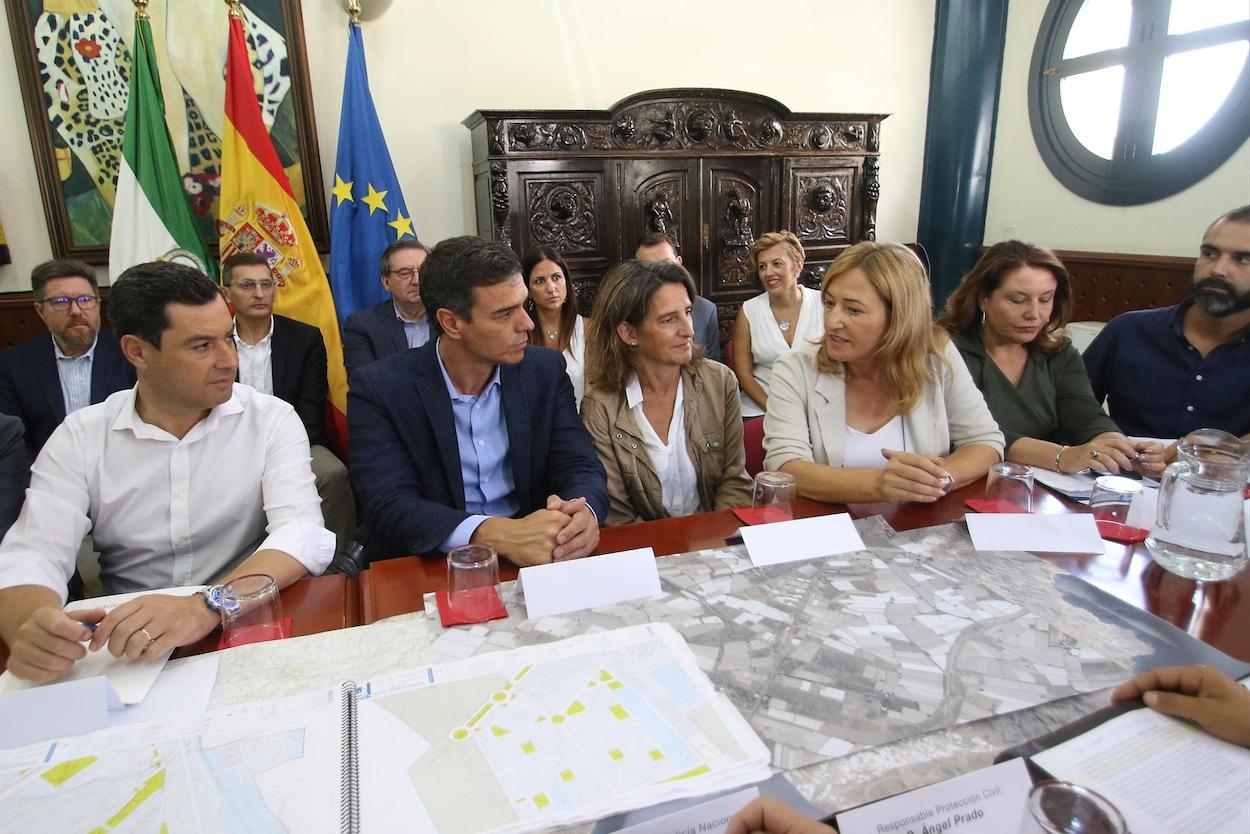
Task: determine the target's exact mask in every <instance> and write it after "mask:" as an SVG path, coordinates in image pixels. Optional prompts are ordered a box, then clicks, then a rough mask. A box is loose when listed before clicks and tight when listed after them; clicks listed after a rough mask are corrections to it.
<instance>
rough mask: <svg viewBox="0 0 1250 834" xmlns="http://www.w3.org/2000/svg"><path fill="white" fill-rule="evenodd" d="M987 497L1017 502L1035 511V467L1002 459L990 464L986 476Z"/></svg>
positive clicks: (1027, 511) (1023, 508)
mask: <svg viewBox="0 0 1250 834" xmlns="http://www.w3.org/2000/svg"><path fill="white" fill-rule="evenodd" d="M985 499H986V500H987V501H1006V502H1007V503H1009V504H1015V505H1016V506H1017V507H1019V508H1020V509H1022V510H1024V511H1025V512H1026V513H1031V512H1033V467H1031V466H1025V465H1024V464H1023V463H1009V462H1007V461H1001V462H999V463H995V464H992V465H991V466H990V471H989V474H987V475H986V476H985Z"/></svg>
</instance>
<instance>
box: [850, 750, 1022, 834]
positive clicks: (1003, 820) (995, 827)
mask: <svg viewBox="0 0 1250 834" xmlns="http://www.w3.org/2000/svg"><path fill="white" fill-rule="evenodd" d="M1032 787H1033V783H1032V780H1031V779H1029V771H1028V769H1027V768H1026V767H1025V765H1024V760H1023V759H1010V760H1009V761H1006V762H1003V763H1002V764H997V765H993V766H991V767H987V768H985V769H984V770H976V771H973V772H972V773H965V774H964V775H963V776H956V777H955V778H954V779H947V780H946V781H945V782H938V783H937V784H934V785H928V786H926V787H923V788H917V789H916V790H914V791H908V792H907V793H903V794H899V795H898V796H892V797H890V798H889V799H883V800H881V801H880V802H874V803H872V804H871V805H865V806H863V807H862V808H856V809H854V810H852V811H846V812H845V813H841V814H838V830H839V831H841V832H842V834H880V832H882V831H891V832H898V834H906V832H908V831H913V832H918V831H941V832H946V831H952V832H958V834H1042V829H1041V827H1040V826H1039V825H1038V824H1037V823H1035V822H1034V821H1033V818H1032V817H1031V816H1030V815H1029V811H1028V797H1029V790H1030V789H1031V788H1032Z"/></svg>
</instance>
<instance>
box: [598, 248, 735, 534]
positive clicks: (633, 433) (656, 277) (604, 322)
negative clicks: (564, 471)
mask: <svg viewBox="0 0 1250 834" xmlns="http://www.w3.org/2000/svg"><path fill="white" fill-rule="evenodd" d="M694 293H695V290H694V282H693V281H692V280H691V279H690V275H689V273H687V272H686V270H685V269H683V268H682V267H681V266H680V265H678V264H675V263H670V262H667V261H654V262H653V261H626V262H625V263H623V264H621V265H620V266H618V267H616V268H615V269H613V270H612V271H611V272H609V273H608V275H607V276H606V277H605V278H604V281H603V284H602V285H601V286H600V288H599V293H598V297H597V299H596V301H595V310H594V314H593V315H592V316H591V318H590V323H589V324H588V325H587V328H586V330H587V345H586V370H587V390H586V395H585V397H584V398H583V399H582V422H583V423H585V425H586V429H587V431H589V432H590V436H591V439H592V440H593V441H594V444H595V449H596V451H597V452H598V453H599V459H600V460H601V461H602V462H603V467H604V469H606V470H607V474H608V498H609V502H610V506H609V510H608V518H607V524H626V523H629V522H633V521H649V520H652V519H656V518H668V517H672V516H682V515H690V514H693V513H698V512H704V511H707V510H718V509H724V508H728V507H742V506H747V505H749V504H750V503H751V481H750V480H749V479H748V478H747V476H746V469H745V464H746V456H745V454H744V452H743V448H742V416H741V413H740V410H739V404H738V384H737V380H736V379H735V378H734V375H733V372H732V371H730V370H729V368H727V367H725V366H724V365H722V364H720V363H719V362H709V361H705V360H703V359H702V358H701V357H699V356H698V355H697V353H696V351H697V349H696V348H695V346H694V325H693V322H692V319H691V305H692V303H693V299H694Z"/></svg>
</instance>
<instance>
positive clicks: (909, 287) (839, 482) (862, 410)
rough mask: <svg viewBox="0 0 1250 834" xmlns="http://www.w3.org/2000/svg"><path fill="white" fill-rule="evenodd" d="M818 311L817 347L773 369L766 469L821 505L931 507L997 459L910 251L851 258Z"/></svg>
mask: <svg viewBox="0 0 1250 834" xmlns="http://www.w3.org/2000/svg"><path fill="white" fill-rule="evenodd" d="M821 301H822V303H823V306H824V328H825V329H824V339H823V341H822V342H821V343H820V345H819V346H818V347H809V348H808V349H806V350H801V351H794V352H792V353H790V354H789V355H787V356H785V357H783V358H782V359H781V360H779V361H778V362H777V365H776V367H775V368H774V372H773V385H772V395H771V397H770V398H769V400H768V416H766V417H765V418H764V452H765V459H764V465H765V467H767V468H768V469H776V470H780V471H782V472H788V473H789V474H791V475H793V476H794V477H795V481H796V488H797V490H798V492H799V494H800V495H804V496H806V497H808V498H815V499H816V500H818V501H831V502H838V503H844V502H859V501H922V502H926V501H927V502H932V501H936V500H937V499H939V498H941V497H942V496H943V495H945V494H946V493H947V492H949V491H950V490H951V489H954V488H955V487H959V486H963V485H965V484H967V483H970V482H972V481H974V480H976V479H977V478H980V477H981V476H982V475H984V474H985V472H986V470H987V469H989V466H990V464H992V463H994V462H995V461H998V460H1001V459H1002V455H1003V433H1002V432H1001V431H999V430H998V425H997V424H996V423H995V422H994V418H993V417H992V416H991V415H990V410H989V408H987V407H986V405H985V400H984V398H983V397H982V396H981V392H980V391H979V390H978V389H977V387H976V385H975V384H974V383H973V381H972V377H971V375H970V374H969V373H968V368H967V366H966V365H965V364H964V362H963V360H962V359H961V358H960V356H959V351H958V350H956V349H955V347H954V345H953V344H951V342H950V340H949V339H948V338H947V335H946V331H944V330H941V329H940V328H936V327H934V324H933V310H932V304H931V301H930V296H929V281H928V278H927V277H926V275H925V272H924V267H923V266H921V264H920V261H919V260H918V259H917V258H916V256H915V255H913V254H912V253H911V252H910V251H908V249H907V248H906V247H904V246H901V245H899V244H897V243H873V242H871V241H865V242H863V243H858V244H856V245H855V246H852V247H851V248H850V249H847V250H846V251H845V252H843V253H842V254H841V255H839V256H838V258H837V259H836V260H835V261H834V262H833V263H832V264H831V265H830V266H829V271H828V272H827V273H826V274H825V280H824V282H823V284H822V286H821Z"/></svg>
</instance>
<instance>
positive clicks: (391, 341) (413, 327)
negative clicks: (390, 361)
mask: <svg viewBox="0 0 1250 834" xmlns="http://www.w3.org/2000/svg"><path fill="white" fill-rule="evenodd" d="M427 254H429V252H428V250H427V249H426V248H425V244H423V243H421V242H420V241H419V240H415V239H413V238H405V239H403V240H397V241H395V242H394V243H392V244H391V245H390V246H388V247H386V251H384V252H383V253H382V259H381V262H380V270H381V273H382V286H383V287H385V288H386V291H387V292H388V293H390V298H388V299H386V300H385V301H383V302H382V303H381V304H378V305H375V306H373V307H369V308H368V309H365V310H358V311H357V312H355V313H352V314H351V315H350V316H348V317H347V321H345V322H343V364H344V365H345V366H346V367H347V373H348V374H351V372H352V371H354V370H356V369H357V368H359V367H362V366H364V365H368V364H369V363H370V362H374V361H376V360H378V359H381V358H382V357H383V356H390V355H391V354H392V353H400V352H402V351H405V350H411V349H412V348H419V347H421V346H422V345H423V344H425V343H426V342H428V341H429V340H430V322H429V319H428V318H427V317H426V314H425V305H424V304H422V303H421V265H422V264H423V263H425V258H426V255H427Z"/></svg>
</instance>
